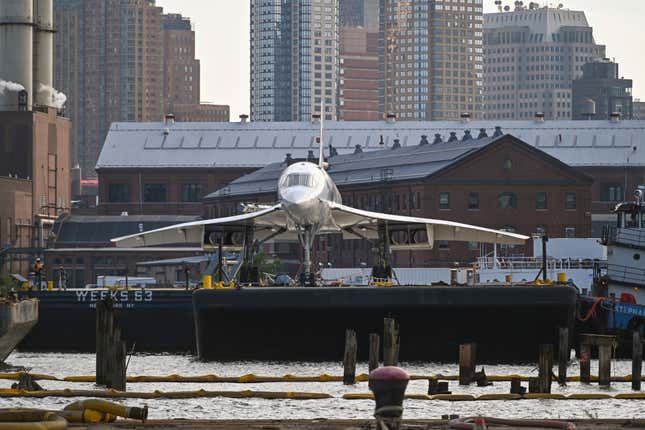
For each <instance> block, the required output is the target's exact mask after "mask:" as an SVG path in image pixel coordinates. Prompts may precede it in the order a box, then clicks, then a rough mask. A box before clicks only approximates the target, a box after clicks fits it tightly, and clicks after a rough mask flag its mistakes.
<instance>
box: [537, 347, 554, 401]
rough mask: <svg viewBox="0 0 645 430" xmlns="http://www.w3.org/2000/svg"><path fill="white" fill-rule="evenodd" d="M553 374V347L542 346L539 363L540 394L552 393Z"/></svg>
mask: <svg viewBox="0 0 645 430" xmlns="http://www.w3.org/2000/svg"><path fill="white" fill-rule="evenodd" d="M552 373H553V345H551V344H543V345H540V358H539V361H538V380H539V382H538V390H539V392H540V393H547V394H550V393H551V374H552Z"/></svg>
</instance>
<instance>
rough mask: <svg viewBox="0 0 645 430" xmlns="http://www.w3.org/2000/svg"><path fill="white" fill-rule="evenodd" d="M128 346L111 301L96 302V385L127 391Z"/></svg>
mask: <svg viewBox="0 0 645 430" xmlns="http://www.w3.org/2000/svg"><path fill="white" fill-rule="evenodd" d="M125 351H126V345H125V342H123V341H122V340H121V330H120V328H119V326H118V324H117V322H116V320H115V317H114V307H113V306H112V302H111V301H110V300H99V301H98V302H96V384H97V385H105V386H107V387H108V388H112V389H115V390H119V391H125V382H126V377H125V360H126V352H125Z"/></svg>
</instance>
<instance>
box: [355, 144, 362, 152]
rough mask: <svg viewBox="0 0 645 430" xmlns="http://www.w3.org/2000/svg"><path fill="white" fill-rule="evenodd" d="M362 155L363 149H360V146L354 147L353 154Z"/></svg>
mask: <svg viewBox="0 0 645 430" xmlns="http://www.w3.org/2000/svg"><path fill="white" fill-rule="evenodd" d="M362 153H363V148H361V145H356V146H355V147H354V154H362Z"/></svg>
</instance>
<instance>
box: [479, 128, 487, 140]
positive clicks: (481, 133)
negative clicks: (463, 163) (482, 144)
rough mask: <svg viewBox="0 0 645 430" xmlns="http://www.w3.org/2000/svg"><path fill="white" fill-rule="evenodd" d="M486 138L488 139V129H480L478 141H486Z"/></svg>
mask: <svg viewBox="0 0 645 430" xmlns="http://www.w3.org/2000/svg"><path fill="white" fill-rule="evenodd" d="M486 137H488V133H486V129H485V128H480V129H479V136H477V139H484V138H486Z"/></svg>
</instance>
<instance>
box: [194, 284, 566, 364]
mask: <svg viewBox="0 0 645 430" xmlns="http://www.w3.org/2000/svg"><path fill="white" fill-rule="evenodd" d="M193 306H194V315H195V329H196V338H197V352H198V356H199V358H200V359H202V360H215V359H217V360H222V359H231V360H236V359H266V360H338V359H340V358H341V357H342V356H343V348H344V334H345V330H346V329H353V330H355V331H356V333H357V336H358V339H359V351H358V356H359V360H366V359H367V357H368V342H367V339H368V335H369V334H370V333H382V332H383V318H385V317H392V318H395V319H396V320H397V321H398V323H399V327H400V359H401V360H402V361H419V360H422V361H428V360H442V361H443V360H446V361H455V359H456V357H457V354H458V345H459V344H461V343H465V342H476V343H477V345H478V360H483V361H496V362H518V361H534V360H535V359H536V357H537V356H538V347H539V345H540V344H542V343H552V344H557V336H558V329H559V328H560V327H568V328H569V329H570V331H571V332H572V330H573V325H574V322H575V318H574V315H575V307H576V290H575V289H574V288H573V287H569V286H512V287H511V286H474V287H393V288H374V287H364V288H361V287H345V288H344V287H334V288H330V287H321V288H314V289H311V288H298V287H292V288H245V289H242V290H198V291H196V292H195V293H194V295H193Z"/></svg>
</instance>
